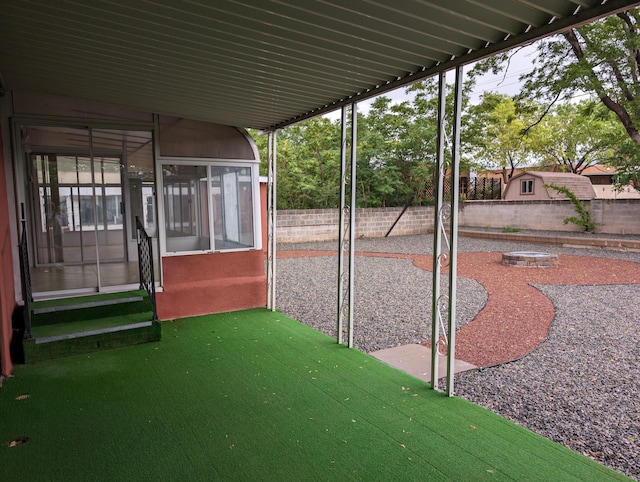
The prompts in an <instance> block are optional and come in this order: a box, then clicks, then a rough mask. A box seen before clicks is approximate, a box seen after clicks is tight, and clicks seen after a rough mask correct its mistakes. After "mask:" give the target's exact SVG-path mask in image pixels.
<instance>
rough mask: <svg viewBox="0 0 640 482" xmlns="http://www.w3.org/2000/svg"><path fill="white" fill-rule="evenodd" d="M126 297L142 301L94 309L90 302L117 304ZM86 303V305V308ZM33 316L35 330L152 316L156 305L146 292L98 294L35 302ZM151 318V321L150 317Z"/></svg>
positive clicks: (106, 305)
mask: <svg viewBox="0 0 640 482" xmlns="http://www.w3.org/2000/svg"><path fill="white" fill-rule="evenodd" d="M127 298H141V299H140V300H139V301H126V302H125V301H123V302H120V303H113V304H105V305H98V306H91V305H90V303H94V304H95V303H101V302H109V301H111V302H114V301H117V300H122V299H127ZM83 304H85V305H86V306H84V307H83ZM69 306H79V308H75V309H69V310H65V309H62V310H61V311H53V312H45V313H37V310H38V309H47V308H65V307H69ZM31 309H32V310H34V314H33V315H32V317H31V323H32V325H33V326H34V327H36V326H46V325H52V324H56V323H69V322H73V321H87V320H92V319H100V318H105V317H114V316H120V315H123V316H124V315H129V314H133V313H141V312H149V313H152V310H153V306H152V304H151V300H150V299H149V295H148V293H147V292H146V291H144V290H135V291H126V292H117V293H100V294H96V295H88V296H78V297H73V298H60V299H53V300H44V301H36V302H34V303H32V304H31ZM149 319H151V318H149Z"/></svg>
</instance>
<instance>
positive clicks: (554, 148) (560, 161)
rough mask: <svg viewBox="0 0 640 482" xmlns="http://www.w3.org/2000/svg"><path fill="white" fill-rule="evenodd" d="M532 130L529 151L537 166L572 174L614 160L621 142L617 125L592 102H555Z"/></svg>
mask: <svg viewBox="0 0 640 482" xmlns="http://www.w3.org/2000/svg"><path fill="white" fill-rule="evenodd" d="M535 129H536V131H537V136H536V138H537V141H536V142H535V144H534V145H533V146H532V150H533V153H534V155H535V156H536V157H538V159H539V161H538V163H539V165H540V166H541V167H543V168H553V169H556V168H558V167H559V168H560V169H561V170H562V171H563V172H571V173H574V174H581V173H582V172H583V171H584V170H585V169H586V168H587V167H589V166H592V165H594V164H609V163H612V162H615V161H616V160H617V157H618V153H617V149H616V146H617V145H619V143H620V142H624V132H622V128H621V126H620V124H619V123H618V122H616V120H615V119H613V118H612V116H611V115H610V112H609V111H607V110H606V109H605V108H604V107H603V106H602V105H601V104H598V103H595V102H593V101H584V102H581V103H579V104H576V103H572V102H567V103H563V104H558V105H556V106H555V107H554V108H553V109H552V110H550V111H549V112H548V114H547V115H546V116H545V117H544V118H543V119H542V121H541V122H540V123H539V124H538V125H537V126H536V128H535Z"/></svg>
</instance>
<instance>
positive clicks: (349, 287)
mask: <svg viewBox="0 0 640 482" xmlns="http://www.w3.org/2000/svg"><path fill="white" fill-rule="evenodd" d="M357 133H358V129H357V107H356V104H351V156H350V157H351V159H350V163H351V164H350V166H349V169H347V107H346V106H345V107H343V108H342V131H341V149H340V179H341V183H340V220H339V227H338V229H339V230H340V231H339V233H338V234H339V238H338V243H339V245H338V320H337V331H338V333H337V341H338V343H342V342H343V335H344V325H345V321H346V323H347V346H348V347H349V348H352V347H353V314H354V294H355V292H354V279H355V278H354V277H355V269H354V265H355V226H356V210H355V205H356V147H357ZM347 183H348V184H349V190H350V191H349V204H347V193H346V191H347ZM347 251H348V255H347V254H346V252H347ZM345 256H346V258H347V259H346V263H345ZM345 264H346V266H345ZM345 285H346V286H345Z"/></svg>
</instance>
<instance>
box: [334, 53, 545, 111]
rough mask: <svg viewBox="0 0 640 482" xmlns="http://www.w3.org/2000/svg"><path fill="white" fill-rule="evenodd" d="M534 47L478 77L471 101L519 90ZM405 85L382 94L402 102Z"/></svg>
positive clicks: (363, 104)
mask: <svg viewBox="0 0 640 482" xmlns="http://www.w3.org/2000/svg"><path fill="white" fill-rule="evenodd" d="M535 53H536V47H535V45H529V46H526V47H524V48H522V49H520V50H518V52H517V53H515V54H514V55H513V57H512V58H511V62H510V64H509V68H508V69H507V71H506V72H502V73H500V74H499V75H493V74H486V75H484V76H482V77H480V78H479V79H478V80H477V81H476V87H475V89H474V91H473V92H472V93H471V99H472V100H471V101H472V102H474V101H478V100H479V99H480V96H481V95H482V93H483V92H485V91H493V92H499V93H501V94H506V95H516V94H518V93H519V92H520V86H521V85H522V84H521V82H520V80H519V77H520V76H521V75H523V74H526V73H528V72H530V71H531V70H532V68H533V59H534V58H535ZM470 68H471V67H470V66H469V67H465V69H464V72H466V71H468V70H469V69H470ZM447 82H448V83H453V82H454V79H453V76H451V78H450V79H449V78H448V79H447ZM405 89H406V87H400V88H398V89H395V90H392V91H390V92H386V93H385V94H383V95H384V96H385V97H388V98H390V99H392V100H393V101H395V102H398V103H399V102H402V101H405V100H408V99H409V97H408V95H407V94H406V92H405ZM371 102H373V99H369V100H366V101H363V102H359V103H358V111H359V112H363V113H365V114H366V113H367V112H368V110H369V109H368V106H369V105H370V104H371ZM327 117H329V118H330V119H339V118H340V109H338V110H336V111H334V112H331V113H329V114H327Z"/></svg>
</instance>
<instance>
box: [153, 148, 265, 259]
mask: <svg viewBox="0 0 640 482" xmlns="http://www.w3.org/2000/svg"><path fill="white" fill-rule="evenodd" d="M239 164H240V163H238V162H235V163H231V162H216V161H212V162H208V163H206V164H188V163H183V162H180V163H178V162H177V161H176V162H175V163H163V165H162V184H163V187H162V190H163V197H164V227H165V247H166V249H165V250H166V252H167V253H181V252H197V251H228V250H242V249H252V248H258V247H259V245H258V244H259V232H258V231H259V225H256V222H257V221H258V219H259V213H258V210H257V209H258V208H257V206H258V205H259V188H258V172H257V164H255V165H254V164H253V163H246V165H239Z"/></svg>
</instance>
